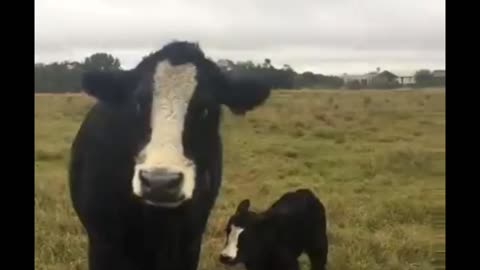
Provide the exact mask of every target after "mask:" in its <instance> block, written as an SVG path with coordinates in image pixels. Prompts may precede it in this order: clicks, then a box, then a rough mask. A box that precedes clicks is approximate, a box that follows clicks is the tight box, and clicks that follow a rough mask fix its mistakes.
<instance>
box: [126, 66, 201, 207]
mask: <svg viewBox="0 0 480 270" xmlns="http://www.w3.org/2000/svg"><path fill="white" fill-rule="evenodd" d="M196 73H197V70H196V67H195V66H194V65H193V64H183V65H177V66H173V65H171V64H170V63H169V62H168V61H163V62H160V63H159V64H158V65H157V67H156V70H155V74H154V77H153V93H152V95H153V98H152V107H151V108H152V109H151V130H152V133H151V138H150V141H149V142H148V143H147V144H146V146H145V147H144V149H143V150H142V151H141V152H140V154H139V155H143V157H144V158H142V160H141V163H137V164H136V165H135V174H134V177H133V181H132V187H133V193H134V194H136V195H138V196H142V193H143V191H142V185H141V182H140V179H139V170H141V169H143V170H149V169H155V168H164V169H167V170H169V171H172V172H181V173H183V176H184V177H183V179H184V181H183V185H182V187H181V191H180V192H181V194H183V196H184V197H185V199H190V198H191V197H192V194H193V190H194V188H195V164H193V162H192V161H191V160H189V159H188V158H186V157H185V156H184V153H183V144H182V133H183V127H184V123H185V115H186V113H187V107H188V104H189V102H190V99H191V98H192V96H193V93H194V91H195V87H196V85H197V81H196V79H195V76H196Z"/></svg>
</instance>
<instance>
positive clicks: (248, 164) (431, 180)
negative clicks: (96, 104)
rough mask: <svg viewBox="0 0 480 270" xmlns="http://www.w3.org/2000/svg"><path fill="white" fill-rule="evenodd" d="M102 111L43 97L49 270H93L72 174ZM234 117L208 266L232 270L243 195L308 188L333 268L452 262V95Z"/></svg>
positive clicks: (401, 95) (301, 94) (39, 192)
mask: <svg viewBox="0 0 480 270" xmlns="http://www.w3.org/2000/svg"><path fill="white" fill-rule="evenodd" d="M91 104H92V100H91V99H89V98H86V97H84V96H79V95H74V96H69V95H38V96H36V98H35V106H36V108H35V269H38V270H47V269H48V270H56V269H58V270H60V269H61V270H64V269H86V267H85V266H86V253H85V248H86V238H85V235H84V233H83V229H82V228H81V227H80V225H79V222H78V220H77V218H76V216H75V214H74V212H73V210H72V207H71V204H70V200H69V197H68V196H69V190H68V188H67V177H66V173H67V171H66V168H67V162H68V151H69V147H70V143H71V141H72V138H73V136H74V135H75V132H76V131H77V129H78V127H79V124H80V122H81V120H82V119H83V117H84V115H85V113H86V111H87V110H88V108H89V107H90V106H91ZM224 112H225V114H224V120H223V124H222V133H223V138H224V148H225V155H224V165H225V167H224V168H225V169H224V181H223V186H222V189H221V192H220V195H219V197H218V200H217V203H216V206H215V208H214V211H213V212H212V215H211V217H210V220H209V225H208V228H207V231H206V234H205V238H204V239H205V241H204V243H203V250H202V254H201V261H200V269H203V270H211V269H224V267H223V266H221V265H220V264H219V263H218V262H217V257H218V253H219V251H220V249H221V247H222V244H223V243H224V238H223V237H224V234H223V228H224V226H225V222H226V219H227V218H228V216H229V215H230V214H231V213H232V211H233V210H234V207H235V206H236V204H237V203H238V202H239V201H240V200H241V199H243V198H247V197H248V198H250V199H251V200H252V207H253V208H254V209H264V208H266V207H268V206H269V204H270V203H272V202H273V201H274V200H276V199H277V198H278V197H279V196H280V195H281V194H283V193H284V192H287V191H289V190H292V189H296V188H300V187H307V188H311V189H312V190H314V191H315V192H316V194H317V195H318V196H319V198H320V199H321V200H322V201H323V202H324V204H325V206H326V209H327V218H328V236H329V238H330V253H329V257H328V259H329V269H333V270H335V269H336V270H349V269H351V270H362V269H369V270H375V269H378V270H380V269H389V270H395V269H399V270H400V269H401V270H406V269H422V270H429V269H437V268H435V267H436V265H437V264H439V263H442V262H443V261H442V259H443V257H442V258H441V257H439V255H436V254H437V252H438V251H440V252H443V251H444V240H442V239H444V237H443V236H444V228H443V227H442V226H440V227H439V226H438V224H439V223H441V220H440V219H442V218H443V215H444V214H443V213H444V211H443V209H444V206H445V201H444V200H445V193H444V185H445V92H444V90H434V89H432V90H423V91H418V90H417V91H295V92H287V91H278V92H274V94H273V96H272V98H271V99H270V100H269V101H268V102H267V104H265V106H263V107H261V108H259V109H258V110H256V111H255V112H252V113H250V114H248V115H247V116H246V117H245V118H238V117H234V116H232V115H231V114H230V113H229V112H228V110H224ZM301 261H302V267H303V268H302V269H308V267H307V266H308V260H306V257H305V256H302V258H301ZM438 269H440V268H438Z"/></svg>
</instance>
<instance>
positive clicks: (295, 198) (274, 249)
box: [220, 189, 328, 270]
mask: <svg viewBox="0 0 480 270" xmlns="http://www.w3.org/2000/svg"><path fill="white" fill-rule="evenodd" d="M249 207H250V200H249V199H245V200H243V201H242V202H241V203H240V204H239V205H238V207H237V210H236V213H235V214H234V215H233V216H231V217H230V219H229V221H228V224H227V226H226V237H227V239H226V244H225V248H224V249H223V250H222V252H221V255H220V262H221V263H223V264H225V265H230V266H233V265H237V264H240V263H242V264H244V265H245V267H246V268H247V269H248V270H257V269H258V270H259V269H275V270H287V269H288V270H294V269H299V264H298V257H299V256H300V255H301V254H302V253H303V252H306V254H307V255H308V257H309V259H310V264H311V269H313V270H324V269H326V268H325V267H326V263H327V254H328V239H327V234H326V216H325V207H324V206H323V204H322V203H321V202H320V200H319V199H318V198H317V197H316V196H315V195H314V194H313V193H312V192H311V191H310V190H308V189H298V190H296V191H294V192H288V193H286V194H284V195H283V196H282V197H281V198H280V199H278V200H277V201H276V202H275V203H274V204H273V205H272V206H271V207H270V208H269V209H268V210H266V211H265V212H262V213H256V212H253V211H250V210H249Z"/></svg>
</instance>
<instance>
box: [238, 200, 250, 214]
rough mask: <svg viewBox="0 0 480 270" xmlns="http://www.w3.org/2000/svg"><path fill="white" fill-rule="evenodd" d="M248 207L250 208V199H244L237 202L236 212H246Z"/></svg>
mask: <svg viewBox="0 0 480 270" xmlns="http://www.w3.org/2000/svg"><path fill="white" fill-rule="evenodd" d="M249 208H250V200H249V199H245V200H243V201H241V202H240V203H239V204H238V206H237V213H244V212H247V211H248V209H249Z"/></svg>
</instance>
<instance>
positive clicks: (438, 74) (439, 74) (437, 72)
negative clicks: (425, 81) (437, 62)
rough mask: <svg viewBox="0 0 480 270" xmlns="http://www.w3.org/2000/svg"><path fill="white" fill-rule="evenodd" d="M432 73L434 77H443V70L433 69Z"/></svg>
mask: <svg viewBox="0 0 480 270" xmlns="http://www.w3.org/2000/svg"><path fill="white" fill-rule="evenodd" d="M432 75H433V77H434V78H445V70H440V69H439V70H434V71H433V72H432Z"/></svg>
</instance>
